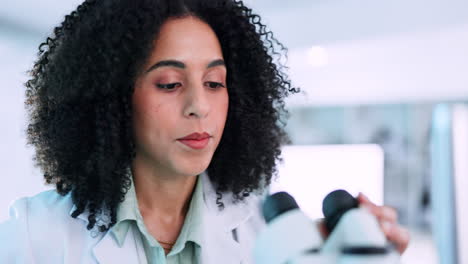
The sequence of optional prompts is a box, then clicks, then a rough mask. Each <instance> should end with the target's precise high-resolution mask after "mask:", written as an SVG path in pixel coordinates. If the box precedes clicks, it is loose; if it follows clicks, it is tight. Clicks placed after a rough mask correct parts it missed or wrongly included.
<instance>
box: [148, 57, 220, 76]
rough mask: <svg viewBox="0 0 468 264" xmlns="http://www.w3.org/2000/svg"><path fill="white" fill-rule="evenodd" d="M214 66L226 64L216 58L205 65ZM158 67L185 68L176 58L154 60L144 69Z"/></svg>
mask: <svg viewBox="0 0 468 264" xmlns="http://www.w3.org/2000/svg"><path fill="white" fill-rule="evenodd" d="M216 66H226V64H225V63H224V60H222V59H217V60H214V61H212V62H210V63H208V66H206V68H212V67H216ZM160 67H176V68H180V69H185V64H184V63H183V62H181V61H178V60H162V61H158V62H156V63H155V64H153V66H151V67H149V68H148V70H146V73H148V72H150V71H152V70H155V69H157V68H160Z"/></svg>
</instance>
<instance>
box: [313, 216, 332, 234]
mask: <svg viewBox="0 0 468 264" xmlns="http://www.w3.org/2000/svg"><path fill="white" fill-rule="evenodd" d="M315 224H316V225H317V229H318V231H319V232H320V235H321V236H322V238H323V239H327V237H328V235H329V233H328V229H327V226H326V225H325V219H324V218H320V219H317V220H316V221H315Z"/></svg>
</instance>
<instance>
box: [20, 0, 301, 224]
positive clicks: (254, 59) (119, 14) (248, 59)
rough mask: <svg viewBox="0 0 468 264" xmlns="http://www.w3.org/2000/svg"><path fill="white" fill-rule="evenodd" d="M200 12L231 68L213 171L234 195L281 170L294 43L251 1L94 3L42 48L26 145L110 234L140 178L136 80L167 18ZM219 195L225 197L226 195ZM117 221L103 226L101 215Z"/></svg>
mask: <svg viewBox="0 0 468 264" xmlns="http://www.w3.org/2000/svg"><path fill="white" fill-rule="evenodd" d="M184 16H194V17H197V18H199V19H201V20H202V21H204V22H206V23H207V24H208V25H210V27H211V28H212V29H213V30H214V32H215V33H216V35H217V37H218V39H219V41H220V44H221V48H222V52H223V56H224V60H225V63H226V68H227V80H226V81H227V87H229V89H228V94H229V109H228V115H227V120H226V124H225V129H224V134H223V136H222V139H221V141H220V143H219V145H218V148H217V149H216V151H215V153H214V155H213V158H212V160H211V163H210V165H209V167H208V168H207V172H208V175H209V177H210V179H211V181H212V182H213V184H214V185H215V187H216V190H217V193H218V199H217V200H219V199H220V194H221V193H222V192H232V193H233V197H234V198H235V201H240V200H243V199H244V197H245V196H248V195H249V194H250V193H251V192H254V191H257V190H261V189H262V188H263V187H265V186H267V185H268V184H270V182H271V178H272V176H276V174H277V171H276V160H280V161H281V158H280V154H281V150H280V147H281V145H283V144H290V142H291V141H290V139H289V137H288V136H287V134H286V132H285V130H284V126H285V122H284V120H283V117H286V118H287V117H288V116H289V112H288V111H287V110H286V109H285V102H284V98H286V97H287V96H288V95H289V94H291V93H297V92H299V90H300V89H299V88H294V87H292V85H291V83H290V81H289V79H288V78H287V75H286V73H285V72H284V66H283V64H282V63H281V61H280V59H281V58H283V55H285V54H286V52H287V49H286V48H285V47H284V46H283V45H282V44H281V43H280V42H278V41H277V40H276V38H274V37H273V34H272V32H271V31H268V30H267V29H266V27H265V25H264V24H262V23H261V21H260V16H258V15H256V14H254V13H252V10H251V9H250V8H248V7H246V6H245V5H244V4H243V2H242V1H236V0H137V1H135V0H86V1H84V2H83V3H82V4H81V5H79V6H78V7H77V9H76V10H75V11H73V12H71V13H70V14H69V15H67V16H65V20H64V21H63V22H62V23H61V24H60V26H57V27H55V28H54V30H53V33H51V36H50V37H48V38H47V39H46V41H45V42H43V43H41V44H40V45H39V51H38V54H37V56H38V58H37V60H36V61H35V63H34V66H33V68H32V69H31V70H30V71H29V74H30V76H31V78H30V79H29V80H28V81H27V82H26V83H25V86H26V101H25V105H26V110H27V112H28V117H29V120H28V127H27V140H28V141H27V142H28V145H32V146H34V147H35V151H36V152H35V156H34V162H35V165H36V166H38V167H40V169H41V170H42V171H43V173H44V178H45V181H46V183H47V184H55V186H56V190H57V192H58V193H59V194H61V195H66V194H68V193H70V192H71V197H72V201H73V203H74V205H75V206H76V210H75V211H74V212H73V213H72V217H75V218H76V217H77V216H78V215H80V214H81V213H83V212H84V211H85V210H88V211H89V217H88V220H89V224H88V226H87V228H88V229H92V228H94V226H95V225H97V226H98V228H99V231H101V232H105V231H107V230H108V229H109V228H110V227H111V226H113V225H114V224H115V223H116V213H117V212H116V211H117V206H118V204H119V203H121V202H122V201H123V199H124V198H125V194H126V192H127V191H128V189H129V187H130V184H131V178H130V177H131V173H130V172H129V168H130V164H131V162H132V160H133V158H134V157H135V144H134V139H133V135H132V127H131V126H132V120H131V119H132V114H131V113H132V108H131V107H132V106H131V101H132V100H131V97H132V95H133V89H134V87H133V86H134V81H135V80H136V77H137V76H138V74H140V73H141V71H142V70H143V69H142V66H143V65H144V64H145V63H146V60H147V59H148V57H149V54H150V52H151V50H152V48H153V45H154V41H153V40H154V39H155V38H156V36H157V34H158V30H159V28H160V27H161V25H162V24H163V23H164V22H165V21H166V20H167V19H168V18H174V17H175V18H177V17H184ZM217 202H219V201H217ZM101 216H105V217H106V218H108V219H110V222H109V224H108V225H99V222H97V218H98V217H101Z"/></svg>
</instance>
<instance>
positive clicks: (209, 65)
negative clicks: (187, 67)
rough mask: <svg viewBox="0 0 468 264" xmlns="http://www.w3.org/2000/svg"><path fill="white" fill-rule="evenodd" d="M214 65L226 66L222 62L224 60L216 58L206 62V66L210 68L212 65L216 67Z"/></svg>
mask: <svg viewBox="0 0 468 264" xmlns="http://www.w3.org/2000/svg"><path fill="white" fill-rule="evenodd" d="M216 66H226V64H225V63H224V60H222V59H218V60H214V61H212V62H210V63H208V66H206V68H212V67H216Z"/></svg>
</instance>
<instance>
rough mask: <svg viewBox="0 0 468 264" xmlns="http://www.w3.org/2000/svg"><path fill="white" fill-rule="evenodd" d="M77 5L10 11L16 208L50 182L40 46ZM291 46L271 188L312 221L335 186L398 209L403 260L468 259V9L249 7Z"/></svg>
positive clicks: (5, 85)
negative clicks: (29, 116) (33, 79)
mask: <svg viewBox="0 0 468 264" xmlns="http://www.w3.org/2000/svg"><path fill="white" fill-rule="evenodd" d="M80 2H81V1H79V0H68V1H62V0H41V1H33V0H16V1H7V0H1V2H0V6H1V8H0V91H1V92H0V113H1V115H0V122H1V123H2V125H3V129H2V130H1V132H0V133H1V137H0V162H1V164H0V165H1V166H2V169H3V170H2V171H3V172H2V173H3V175H4V177H5V178H6V179H7V188H4V190H3V191H2V193H1V194H0V222H1V221H4V220H5V219H7V216H8V210H7V208H8V206H9V204H10V203H11V201H12V200H14V199H16V198H18V197H20V196H31V195H33V194H35V193H37V192H40V191H42V190H46V189H50V188H51V187H50V186H49V187H48V186H44V184H43V181H42V176H41V172H40V171H39V170H38V169H37V168H34V166H33V162H32V154H33V150H32V149H31V148H29V147H27V146H26V141H25V127H26V116H25V110H24V90H25V89H24V85H23V83H24V82H25V81H26V80H27V75H26V71H27V70H28V69H30V68H31V66H32V64H33V62H34V60H35V55H36V52H37V48H38V46H39V44H40V43H41V42H42V41H44V40H45V39H46V38H47V36H48V35H49V34H50V32H51V30H52V29H53V27H54V26H56V25H58V24H59V23H60V22H61V21H62V19H63V18H64V16H65V15H66V14H68V13H69V12H71V11H72V10H74V8H76V6H77V5H78V4H79V3H80ZM245 2H246V3H247V4H248V5H250V6H251V7H252V8H253V9H254V11H255V12H256V13H259V14H260V15H261V16H262V21H263V22H265V23H266V24H267V26H268V27H269V28H270V29H271V30H272V31H273V32H274V34H275V36H276V37H277V38H278V39H279V40H280V41H281V42H282V43H283V44H284V45H285V46H286V47H288V49H289V52H288V54H289V56H288V59H287V61H284V62H285V63H286V65H287V66H288V67H289V69H288V72H289V74H290V77H291V80H292V82H293V85H295V86H299V87H300V88H301V89H302V91H303V93H302V94H296V95H294V96H292V97H291V98H290V99H288V101H287V107H288V110H289V112H290V118H289V120H288V123H287V127H286V128H287V131H288V133H289V135H290V137H291V139H292V143H293V144H292V145H290V146H285V148H284V150H283V158H284V163H283V164H280V165H279V167H280V170H279V172H280V173H279V174H280V177H279V178H278V180H277V181H276V182H275V183H274V184H273V185H272V189H273V190H288V191H290V192H291V193H292V194H293V195H294V196H295V197H296V198H297V199H298V201H299V204H300V206H301V207H302V208H303V209H304V211H305V212H306V213H307V214H309V215H310V216H311V217H314V218H315V217H321V212H320V206H321V200H322V199H323V197H324V196H325V194H326V193H328V192H329V191H331V190H333V189H335V188H344V189H347V190H349V191H350V192H351V193H352V194H355V195H357V193H358V192H360V191H362V192H364V193H366V194H368V196H369V197H370V198H371V200H373V201H374V202H376V203H378V204H386V205H388V206H392V207H394V208H395V209H397V211H398V213H399V222H400V223H401V224H403V225H405V226H407V227H408V228H409V229H410V231H411V235H412V240H411V244H410V246H409V248H408V250H407V251H406V252H405V254H404V255H403V261H404V263H450V264H452V263H462V264H466V263H468V256H467V255H468V253H467V252H468V227H467V224H466V223H468V206H467V204H468V196H467V195H466V194H465V193H464V192H463V190H462V188H466V187H468V180H467V178H468V176H467V175H466V174H467V173H468V167H466V165H465V164H466V163H468V110H467V109H468V107H467V106H466V105H465V103H466V102H467V101H468V100H467V99H468V16H467V15H466V11H467V10H468V1H462V0H424V1H423V0H410V1H404V0H392V1H376V0H293V1H287V2H285V1H280V0H248V1H245Z"/></svg>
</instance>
